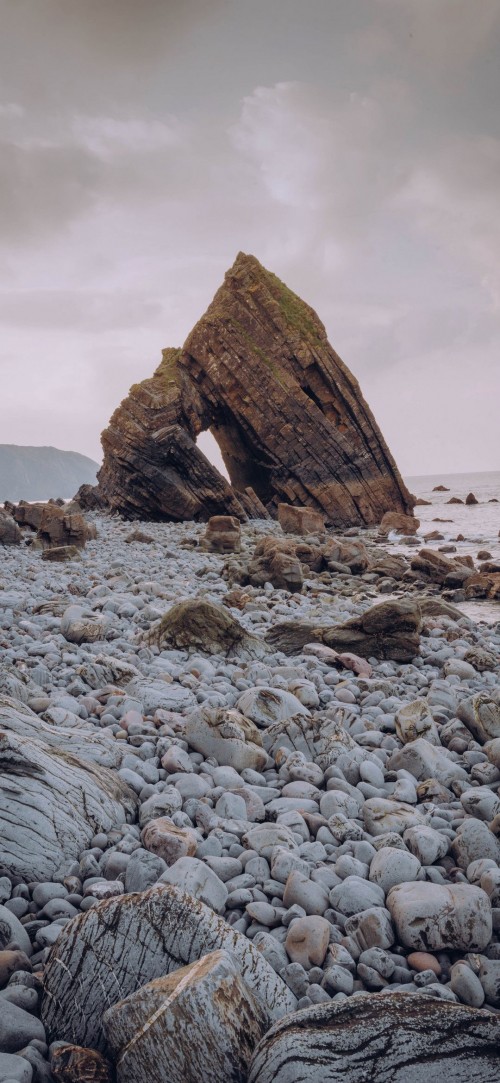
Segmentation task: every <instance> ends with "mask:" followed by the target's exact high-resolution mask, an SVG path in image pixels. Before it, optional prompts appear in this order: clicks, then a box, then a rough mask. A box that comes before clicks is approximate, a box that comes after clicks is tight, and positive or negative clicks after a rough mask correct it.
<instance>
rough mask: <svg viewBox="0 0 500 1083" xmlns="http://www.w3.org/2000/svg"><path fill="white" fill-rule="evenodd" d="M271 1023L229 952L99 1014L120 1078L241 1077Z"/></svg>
mask: <svg viewBox="0 0 500 1083" xmlns="http://www.w3.org/2000/svg"><path fill="white" fill-rule="evenodd" d="M268 1025H269V1021H268V1017H267V1015H266V1013H265V1012H264V1011H263V1009H262V1006H260V1005H259V1004H258V1003H257V1001H256V999H255V997H254V996H252V993H251V992H250V990H249V989H248V988H247V987H246V986H245V983H244V982H243V980H242V978H241V975H240V973H239V970H238V965H237V960H236V959H234V958H233V956H232V955H231V954H230V953H229V952H227V951H215V952H213V953H212V954H211V955H205V956H204V957H203V958H201V959H200V960H199V961H198V962H195V963H192V964H191V965H190V966H186V967H181V968H180V970H176V971H175V972H174V973H173V974H171V975H170V976H169V977H166V978H157V979H156V980H155V981H152V982H149V984H148V985H143V986H142V988H141V989H138V990H137V992H135V993H132V994H131V995H130V996H129V997H127V999H126V1000H121V1001H119V1002H118V1004H115V1005H114V1007H112V1008H110V1009H109V1010H108V1011H107V1012H106V1014H105V1016H104V1031H105V1034H106V1038H107V1041H108V1045H109V1046H110V1048H111V1050H112V1052H113V1057H114V1060H115V1063H116V1070H117V1081H118V1083H129V1081H130V1080H132V1079H133V1080H134V1083H164V1081H165V1080H166V1079H168V1080H169V1083H199V1081H200V1080H203V1083H221V1081H222V1080H224V1083H240V1081H241V1080H242V1079H245V1078H246V1074H247V1068H248V1063H249V1061H250V1057H251V1055H252V1052H253V1049H254V1046H255V1045H256V1044H257V1042H258V1041H259V1039H260V1038H261V1036H262V1034H263V1033H264V1032H265V1031H266V1030H267V1028H268Z"/></svg>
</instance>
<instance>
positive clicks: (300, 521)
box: [278, 504, 325, 535]
mask: <svg viewBox="0 0 500 1083" xmlns="http://www.w3.org/2000/svg"><path fill="white" fill-rule="evenodd" d="M278 522H279V524H280V527H281V529H282V530H283V531H284V533H285V534H303V535H307V534H323V533H324V530H325V519H324V516H323V515H322V514H321V512H319V511H314V509H313V508H297V507H294V506H293V505H292V504H278Z"/></svg>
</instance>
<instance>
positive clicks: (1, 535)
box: [0, 508, 22, 545]
mask: <svg viewBox="0 0 500 1083" xmlns="http://www.w3.org/2000/svg"><path fill="white" fill-rule="evenodd" d="M21 539H22V534H21V531H20V530H19V527H18V525H17V523H16V521H15V519H13V518H12V515H8V514H7V512H5V511H2V509H1V508H0V545H20V544H21Z"/></svg>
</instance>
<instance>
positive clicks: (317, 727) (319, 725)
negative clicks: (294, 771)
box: [261, 711, 366, 771]
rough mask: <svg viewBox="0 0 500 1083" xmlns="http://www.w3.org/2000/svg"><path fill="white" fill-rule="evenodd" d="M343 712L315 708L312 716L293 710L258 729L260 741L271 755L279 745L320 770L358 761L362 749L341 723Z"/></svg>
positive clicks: (363, 754) (362, 755)
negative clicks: (335, 715) (330, 713)
mask: <svg viewBox="0 0 500 1083" xmlns="http://www.w3.org/2000/svg"><path fill="white" fill-rule="evenodd" d="M343 718H344V715H343V713H342V711H339V712H338V715H337V717H335V718H332V717H331V716H330V715H329V714H327V713H323V712H315V714H314V717H307V716H305V715H304V714H302V713H301V714H296V715H294V717H293V718H286V719H284V721H283V722H275V723H274V725H272V726H269V727H268V729H265V730H263V731H262V734H261V739H262V744H263V746H264V748H265V749H266V751H267V752H268V753H269V754H270V755H271V756H274V755H275V754H276V752H277V751H278V749H279V748H289V749H291V751H292V752H302V753H303V754H304V756H305V757H306V759H307V760H310V761H311V762H312V763H316V764H317V765H318V767H320V768H321V770H322V771H326V769H327V767H330V766H331V765H332V764H336V763H338V764H339V766H342V765H347V764H348V763H361V762H362V760H364V759H365V758H366V753H365V752H364V750H363V749H361V748H360V747H359V745H357V744H356V742H355V741H354V740H353V738H352V737H351V736H350V735H349V734H348V732H347V730H346V729H345V728H344V726H343V725H342V720H343Z"/></svg>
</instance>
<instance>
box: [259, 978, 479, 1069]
mask: <svg viewBox="0 0 500 1083" xmlns="http://www.w3.org/2000/svg"><path fill="white" fill-rule="evenodd" d="M499 1040H500V1023H499V1021H498V1019H497V1018H496V1017H495V1016H494V1015H492V1014H491V1013H489V1012H485V1011H477V1009H475V1008H468V1007H465V1006H464V1005H462V1004H450V1003H447V1002H446V1001H443V1000H433V999H432V997H429V996H425V995H422V996H418V995H414V994H412V995H408V994H405V993H394V994H392V995H390V996H371V997H366V996H360V997H357V996H356V997H351V998H350V999H349V1000H347V1001H345V1002H344V1003H342V1004H333V1003H332V1004H321V1005H318V1007H314V1008H306V1009H305V1010H304V1011H301V1012H297V1013H296V1014H295V1015H289V1016H287V1017H286V1019H283V1020H282V1022H281V1023H277V1024H276V1026H274V1027H272V1029H271V1030H270V1031H268V1033H267V1034H266V1035H265V1037H264V1038H263V1039H262V1041H261V1043H260V1045H259V1046H258V1047H257V1049H256V1051H255V1054H254V1057H253V1060H252V1063H251V1066H250V1073H249V1077H248V1083H299V1081H300V1083H340V1081H341V1080H342V1083H361V1080H363V1081H364V1080H366V1081H368V1080H370V1083H410V1081H411V1083H427V1081H428V1080H429V1079H431V1078H432V1079H438V1078H439V1077H440V1075H441V1073H444V1074H445V1076H446V1078H447V1079H449V1080H453V1083H494V1081H495V1080H496V1079H497V1078H498V1042H499Z"/></svg>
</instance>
